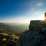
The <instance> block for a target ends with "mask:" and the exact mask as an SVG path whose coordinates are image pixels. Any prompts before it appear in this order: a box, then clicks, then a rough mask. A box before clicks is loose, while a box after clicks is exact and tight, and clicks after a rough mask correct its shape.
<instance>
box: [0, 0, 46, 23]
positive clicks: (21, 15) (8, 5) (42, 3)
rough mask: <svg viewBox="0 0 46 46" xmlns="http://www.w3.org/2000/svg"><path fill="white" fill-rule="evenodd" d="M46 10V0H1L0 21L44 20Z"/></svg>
mask: <svg viewBox="0 0 46 46" xmlns="http://www.w3.org/2000/svg"><path fill="white" fill-rule="evenodd" d="M45 12H46V0H0V22H5V23H13V22H16V23H29V22H30V20H43V18H44V13H45Z"/></svg>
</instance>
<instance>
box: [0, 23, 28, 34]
mask: <svg viewBox="0 0 46 46" xmlns="http://www.w3.org/2000/svg"><path fill="white" fill-rule="evenodd" d="M25 30H28V24H16V23H7V24H5V23H0V33H2V32H3V33H15V34H19V33H21V32H24V31H25Z"/></svg>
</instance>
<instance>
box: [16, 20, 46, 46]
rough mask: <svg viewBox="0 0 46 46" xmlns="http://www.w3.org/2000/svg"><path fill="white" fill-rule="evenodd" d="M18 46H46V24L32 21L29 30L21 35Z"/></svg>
mask: <svg viewBox="0 0 46 46" xmlns="http://www.w3.org/2000/svg"><path fill="white" fill-rule="evenodd" d="M16 46H46V22H45V21H41V20H36V21H31V22H30V25H29V30H28V31H25V32H23V33H22V34H21V35H20V38H19V40H18V42H17V45H16Z"/></svg>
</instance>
